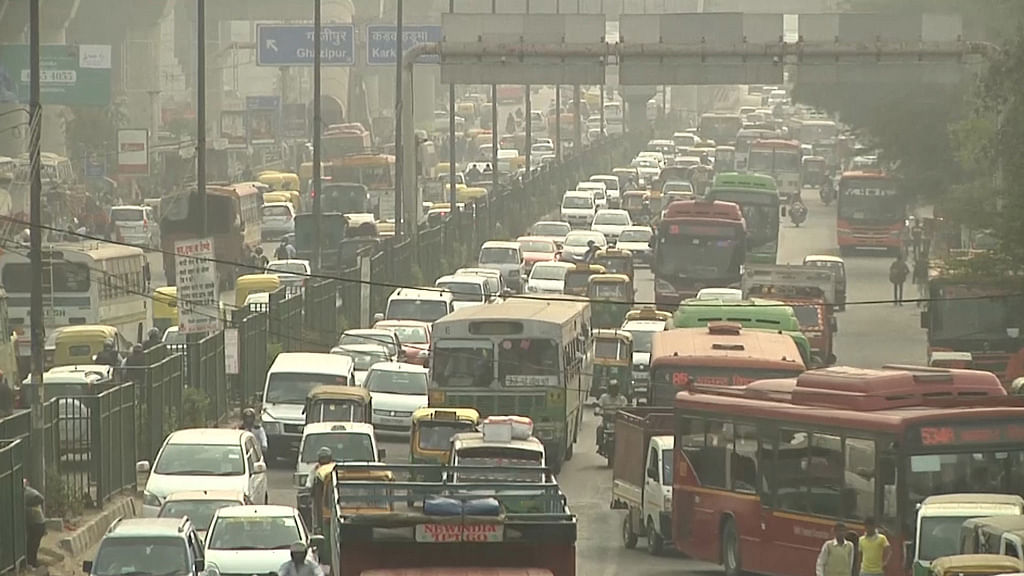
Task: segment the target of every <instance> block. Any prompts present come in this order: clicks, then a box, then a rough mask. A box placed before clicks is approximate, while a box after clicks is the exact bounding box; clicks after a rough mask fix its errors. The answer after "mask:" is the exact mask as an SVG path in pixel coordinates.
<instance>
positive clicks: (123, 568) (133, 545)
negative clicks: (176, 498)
mask: <svg viewBox="0 0 1024 576" xmlns="http://www.w3.org/2000/svg"><path fill="white" fill-rule="evenodd" d="M92 566H93V567H92V573H93V575H94V576H124V575H127V574H131V575H133V576H134V575H140V576H143V575H144V576H150V575H151V576H178V575H186V574H191V572H192V570H191V568H192V567H191V566H189V565H188V552H187V550H186V548H185V539H184V538H160V537H146V536H140V537H136V538H104V539H103V543H102V544H100V549H99V551H98V552H97V553H96V560H95V561H93V565H92Z"/></svg>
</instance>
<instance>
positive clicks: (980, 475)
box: [672, 366, 1024, 576]
mask: <svg viewBox="0 0 1024 576" xmlns="http://www.w3.org/2000/svg"><path fill="white" fill-rule="evenodd" d="M675 419H676V436H675V448H676V452H675V467H674V472H673V489H672V539H673V541H674V543H675V545H676V547H677V548H678V549H679V551H681V552H682V553H683V554H685V555H686V556H688V557H691V558H694V559H698V560H705V561H710V562H717V563H720V564H723V565H724V567H725V574H726V575H727V576H737V575H738V574H740V573H741V572H752V573H760V574H768V575H778V576H812V575H813V574H814V566H815V561H816V559H817V557H818V552H819V550H820V549H821V544H822V542H824V541H825V540H827V539H829V538H831V537H832V527H833V525H834V524H835V522H836V521H838V520H842V521H844V522H845V524H846V526H847V528H849V529H850V530H851V531H853V532H856V533H863V530H864V526H863V524H864V521H865V520H867V519H868V518H875V519H876V521H877V523H878V525H879V527H880V529H881V530H882V532H883V533H884V534H885V535H886V536H887V537H888V539H889V542H890V543H891V545H892V559H891V561H890V562H889V563H888V565H887V567H886V571H885V573H886V576H902V575H903V574H905V573H907V572H908V571H907V572H905V571H906V568H905V564H904V556H905V555H906V552H907V551H908V550H906V549H905V547H904V544H909V545H911V546H912V543H913V542H914V540H915V534H914V532H915V529H916V528H915V526H916V522H915V519H916V507H917V504H919V503H920V502H921V501H922V500H924V499H925V498H926V497H928V496H931V495H934V494H946V493H963V492H975V493H981V492H984V493H989V492H996V493H1006V494H1020V493H1022V492H1024V482H1022V479H1024V450H1022V441H1024V425H1022V424H1021V423H1022V422H1024V402H1022V401H1021V400H1020V399H1017V398H1009V397H1007V395H1006V391H1005V390H1004V388H1003V387H1002V385H1001V384H1000V383H999V380H998V379H996V377H995V376H993V375H992V374H989V373H987V372H979V371H974V370H947V369H941V368H925V367H914V366H885V367H883V368H882V369H878V370H869V369H861V368H850V367H840V366H835V367H831V368H823V369H820V370H811V371H809V372H805V373H803V374H802V375H800V376H799V377H797V378H790V379H779V380H762V381H759V382H754V383H751V384H748V385H746V386H740V387H735V388H725V387H699V386H691V387H690V388H689V389H688V390H685V391H683V392H681V393H680V394H678V395H677V396H676V400H675ZM947 538H951V542H952V545H953V547H954V548H955V546H956V543H957V542H958V538H959V532H958V531H956V532H955V533H952V534H950V535H947ZM911 552H912V551H911Z"/></svg>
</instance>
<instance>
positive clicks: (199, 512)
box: [157, 490, 247, 537]
mask: <svg viewBox="0 0 1024 576" xmlns="http://www.w3.org/2000/svg"><path fill="white" fill-rule="evenodd" d="M245 504H247V502H246V501H245V494H242V493H241V492H238V491H231V490H186V491H183V492H174V493H172V494H171V495H170V496H168V497H167V498H166V499H164V505H163V506H161V507H160V512H159V513H158V514H157V517H158V518H185V517H188V519H189V520H191V521H192V524H193V525H194V526H195V527H196V531H197V532H199V535H200V536H201V537H202V536H205V535H206V531H207V530H209V529H210V522H212V521H213V515H214V513H216V512H217V510H219V509H221V508H224V507H225V506H242V505H245Z"/></svg>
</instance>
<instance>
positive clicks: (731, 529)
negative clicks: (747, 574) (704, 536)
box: [722, 518, 743, 576]
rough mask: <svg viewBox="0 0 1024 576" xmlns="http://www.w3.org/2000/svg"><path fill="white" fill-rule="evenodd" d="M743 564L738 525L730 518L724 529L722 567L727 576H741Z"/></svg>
mask: <svg viewBox="0 0 1024 576" xmlns="http://www.w3.org/2000/svg"><path fill="white" fill-rule="evenodd" d="M742 566H743V564H742V562H741V560H740V539H739V537H738V536H737V535H736V524H735V523H734V522H733V520H732V519H731V518H730V519H728V520H726V521H725V527H724V528H722V567H723V568H724V569H725V576H741V574H743V567H742Z"/></svg>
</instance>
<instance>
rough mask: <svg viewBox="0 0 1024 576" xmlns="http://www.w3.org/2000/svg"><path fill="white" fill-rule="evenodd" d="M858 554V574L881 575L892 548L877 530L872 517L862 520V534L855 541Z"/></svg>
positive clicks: (887, 562)
mask: <svg viewBox="0 0 1024 576" xmlns="http://www.w3.org/2000/svg"><path fill="white" fill-rule="evenodd" d="M857 552H858V553H859V554H860V576H882V574H883V573H884V572H885V567H886V565H887V564H889V558H891V557H892V548H891V547H890V546H889V539H888V538H886V537H885V534H880V533H879V532H878V526H877V525H875V519H874V518H866V519H865V520H864V535H863V536H861V537H860V540H859V541H858V542H857Z"/></svg>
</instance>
